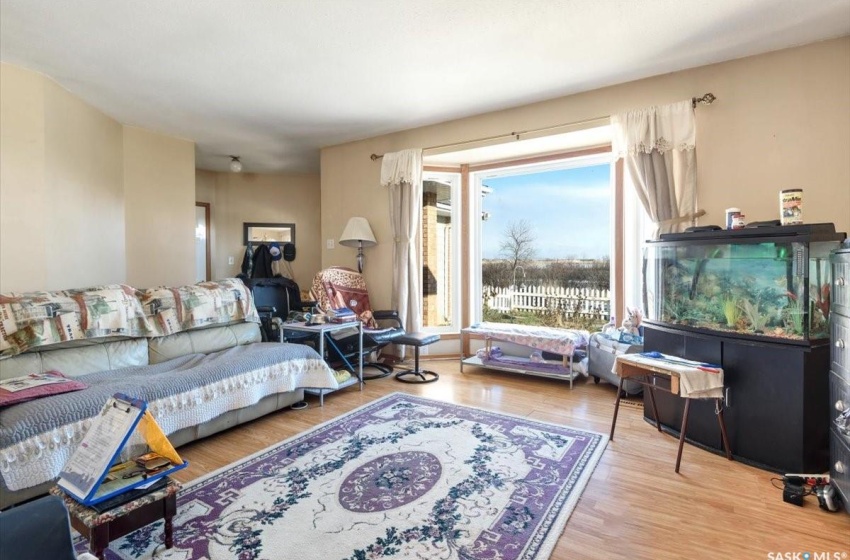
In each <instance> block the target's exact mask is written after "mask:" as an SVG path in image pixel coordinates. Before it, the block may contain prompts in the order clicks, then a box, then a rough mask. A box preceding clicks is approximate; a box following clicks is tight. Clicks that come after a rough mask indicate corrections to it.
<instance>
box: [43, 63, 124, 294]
mask: <svg viewBox="0 0 850 560" xmlns="http://www.w3.org/2000/svg"><path fill="white" fill-rule="evenodd" d="M44 125H45V156H46V163H47V165H46V166H45V176H44V180H45V191H46V195H47V200H46V205H45V206H46V209H47V210H48V213H49V216H50V220H49V221H47V222H45V224H44V229H45V235H46V238H47V240H48V242H47V251H46V253H45V256H46V257H47V258H46V261H45V265H46V267H47V277H48V279H49V282H48V288H50V289H53V288H69V287H75V286H86V285H91V284H99V283H115V282H122V281H124V278H125V273H126V259H125V254H124V240H125V230H124V216H123V213H124V183H123V180H124V177H123V175H124V171H123V168H122V164H121V153H122V138H121V129H122V126H121V124H120V123H119V122H117V121H116V120H114V119H111V118H109V117H107V116H106V115H104V114H103V113H101V112H99V111H97V110H96V109H94V108H92V107H91V106H90V105H86V104H85V103H83V102H82V101H80V100H79V99H77V98H76V97H74V96H73V95H71V94H69V93H68V92H67V91H66V90H64V89H63V88H61V87H60V86H59V85H57V84H56V83H55V82H53V81H52V80H45V84H44Z"/></svg>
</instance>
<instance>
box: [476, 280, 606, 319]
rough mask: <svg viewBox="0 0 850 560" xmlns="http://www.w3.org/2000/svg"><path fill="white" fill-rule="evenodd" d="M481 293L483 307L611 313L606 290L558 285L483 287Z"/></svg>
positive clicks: (602, 315)
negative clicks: (482, 293) (485, 305)
mask: <svg viewBox="0 0 850 560" xmlns="http://www.w3.org/2000/svg"><path fill="white" fill-rule="evenodd" d="M483 292H484V300H485V303H486V304H487V306H488V307H490V309H493V310H496V311H502V312H510V311H527V312H531V313H540V314H542V313H545V312H547V311H550V310H555V309H558V310H561V312H562V313H564V314H565V315H571V314H574V313H576V312H577V313H578V314H579V315H584V316H586V317H594V318H598V319H608V318H609V316H610V314H611V291H610V290H593V289H589V288H562V287H560V286H516V287H508V288H492V287H490V286H484V290H483Z"/></svg>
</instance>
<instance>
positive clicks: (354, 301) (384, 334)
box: [310, 266, 405, 379]
mask: <svg viewBox="0 0 850 560" xmlns="http://www.w3.org/2000/svg"><path fill="white" fill-rule="evenodd" d="M310 297H311V298H313V299H314V300H316V306H317V307H318V308H319V309H320V310H321V311H322V312H323V313H327V314H330V313H333V312H335V311H337V310H340V309H350V310H351V311H353V312H354V314H355V315H357V318H358V319H360V321H362V323H363V354H364V363H363V366H364V367H370V368H374V369H377V370H378V372H379V373H377V374H364V375H363V378H364V379H378V378H380V377H386V376H388V375H390V374H391V373H392V372H393V367H392V366H391V365H388V364H384V363H379V362H367V361H366V360H365V357H366V356H369V355H371V354H372V353H373V352H377V351H379V350H380V349H381V348H383V347H384V346H386V345H388V344H391V343H392V342H393V340H394V339H395V338H397V337H399V336H401V335H403V334H404V333H405V330H404V327H403V325H402V324H401V319H400V318H399V315H398V312H397V311H394V310H385V311H372V306H371V304H370V302H369V293H368V291H367V290H366V281H365V280H364V279H363V275H361V274H360V273H359V272H357V271H354V270H351V269H350V268H345V267H339V266H334V267H330V268H327V269H325V270H322V271H320V272H319V273H317V274H316V276H315V277H314V278H313V284H312V286H311V288H310ZM329 346H330V356H329V360H330V361H331V362H332V363H333V362H342V363H345V362H346V361H347V362H348V364H350V363H352V360H353V359H356V358H357V349H358V335H357V334H356V333H355V334H352V335H350V336H346V337H343V338H339V339H336V340H334V344H332V345H329ZM348 364H346V365H348Z"/></svg>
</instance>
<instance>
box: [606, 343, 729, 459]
mask: <svg viewBox="0 0 850 560" xmlns="http://www.w3.org/2000/svg"><path fill="white" fill-rule="evenodd" d="M614 373H616V374H617V377H619V378H620V384H619V386H618V387H617V402H616V404H615V405H614V419H613V421H612V422H611V435H610V437H609V439H610V440H611V441H614V428H615V427H616V426H617V413H618V412H619V411H620V396H621V395H622V394H623V382H624V381H625V380H627V379H630V380H632V381H635V382H637V383H640V384H641V385H643V386H644V387H645V388H646V389H648V391H649V400H650V403H652V414H653V417H654V418H655V427H656V428H658V431H659V432H660V431H661V423H660V422H659V421H658V408H657V407H656V405H655V390H656V389H659V390H662V391H667V392H669V393H672V394H674V395H679V394H680V392H679V375H680V374H679V372H678V371H676V368H675V367H674V366H672V365H670V364H666V363H664V362H663V361H659V360H653V359H651V358H646V357H643V356H641V355H640V354H623V355H620V356H617V358H616V360H615V362H614ZM656 378H662V379H667V380H669V382H670V389H667V388H665V387H659V386H658V385H656V383H655V380H656ZM682 398H684V399H685V412H684V415H683V416H682V427H681V429H680V430H679V451H678V453H677V454H676V472H677V473H678V472H679V464H680V463H681V462H682V447H683V446H684V444H685V432H686V431H687V429H688V411H689V409H690V406H691V401H692V400H693V397H682ZM714 401H715V403H716V404H715V407H716V411H717V422H718V424H720V435H721V437H722V438H723V448H724V450H725V451H726V458H727V459H729V460H730V461H731V460H732V452H731V450H730V449H729V437H728V436H727V435H726V422H725V421H724V419H723V399H722V398H715V399H714Z"/></svg>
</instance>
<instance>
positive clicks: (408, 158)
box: [381, 148, 422, 187]
mask: <svg viewBox="0 0 850 560" xmlns="http://www.w3.org/2000/svg"><path fill="white" fill-rule="evenodd" d="M417 170H418V171H417ZM421 170H422V150H421V149H418V148H415V149H410V150H402V151H400V152H392V153H388V154H384V159H383V161H382V162H381V185H383V186H385V187H388V186H390V185H398V184H402V183H405V184H408V185H409V184H411V183H413V181H414V179H416V177H414V175H415V174H421V172H422V171H421ZM420 179H421V177H420Z"/></svg>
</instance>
